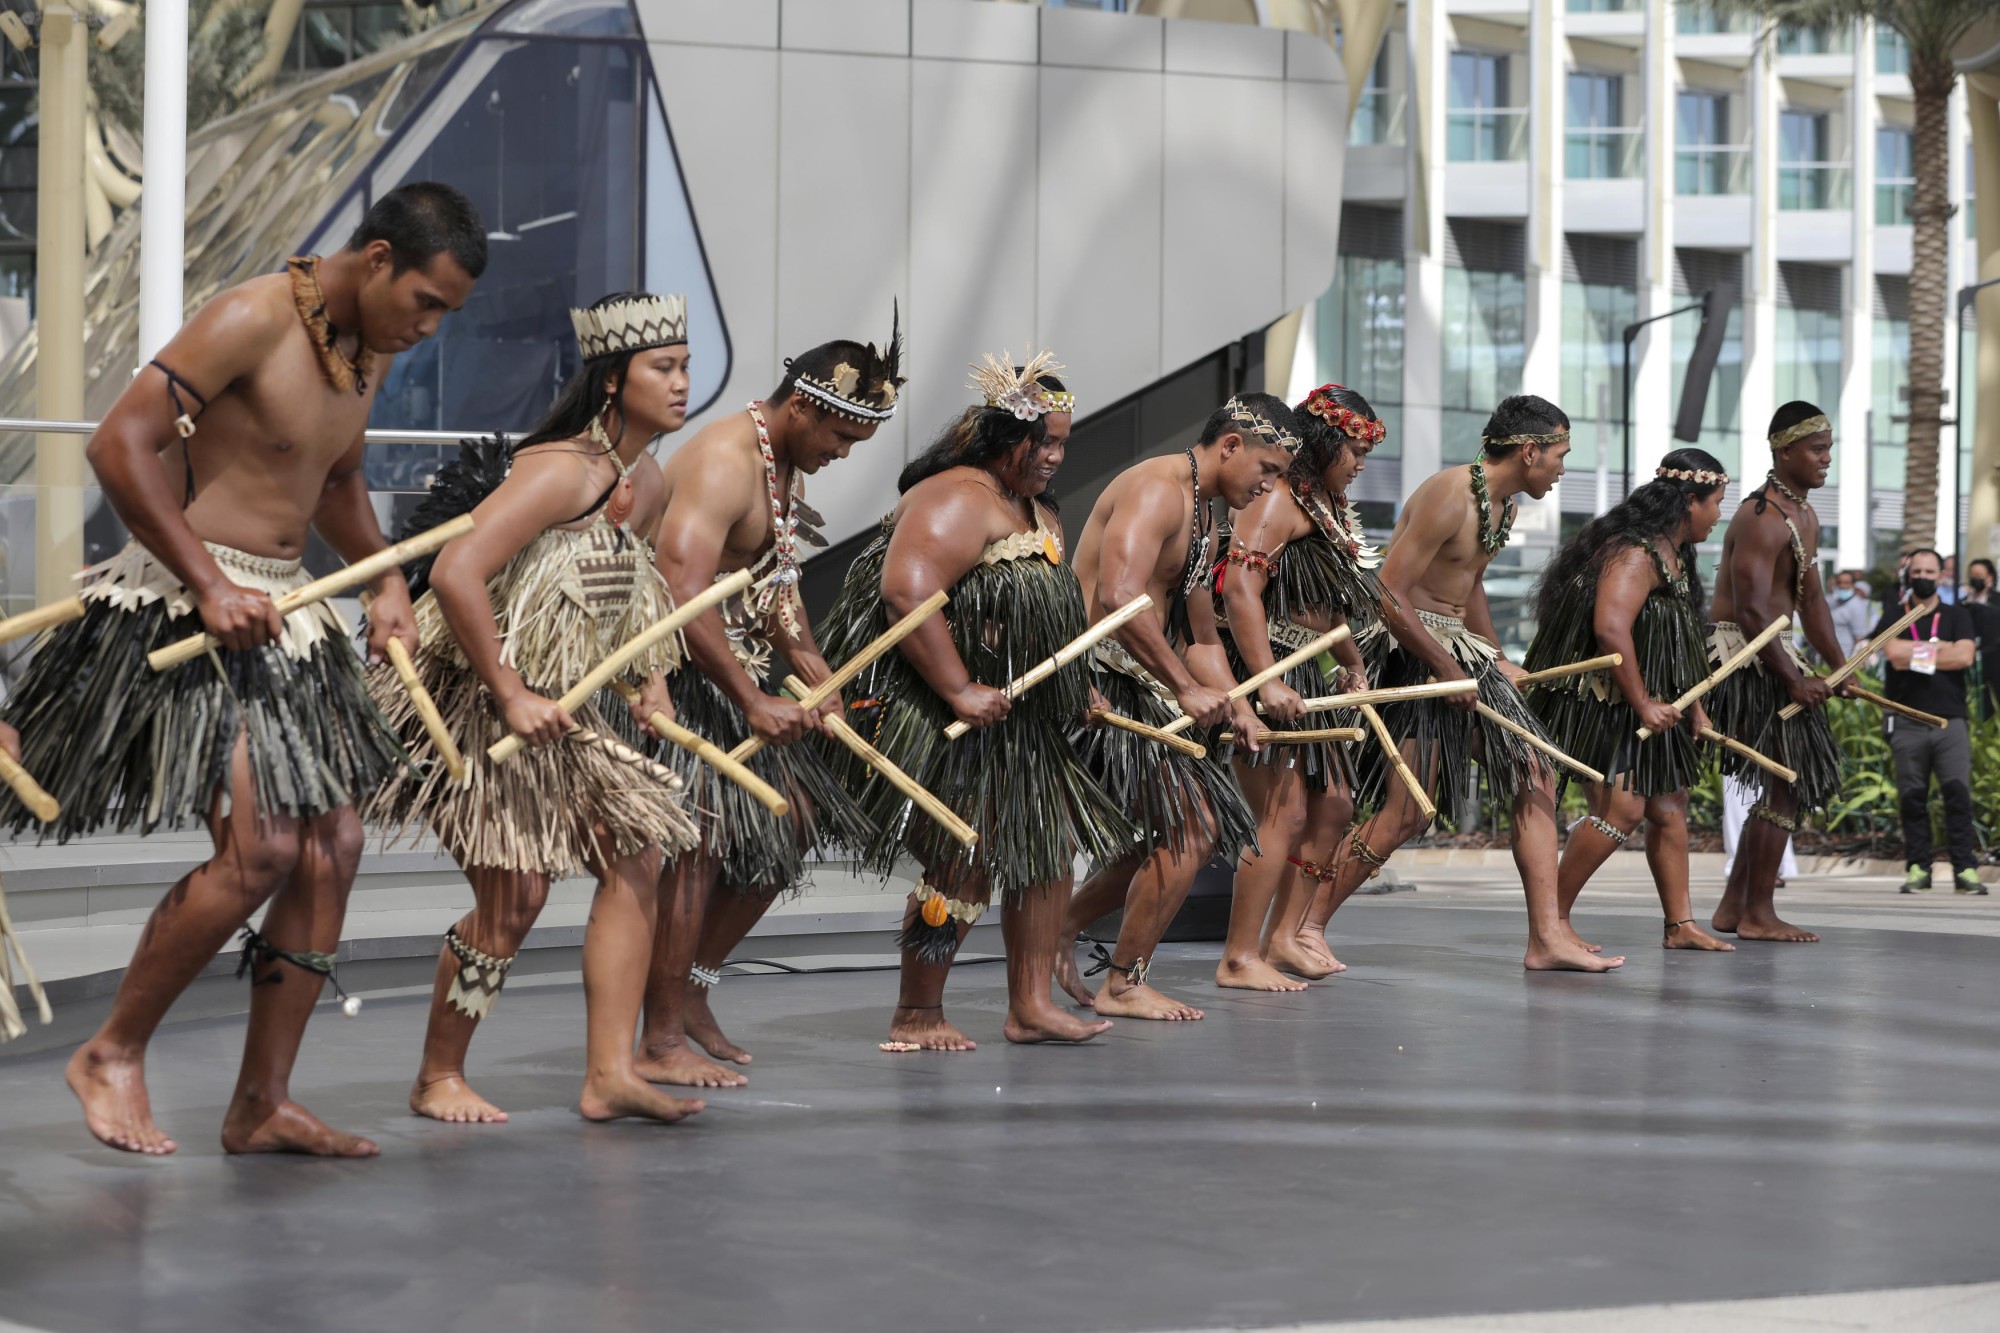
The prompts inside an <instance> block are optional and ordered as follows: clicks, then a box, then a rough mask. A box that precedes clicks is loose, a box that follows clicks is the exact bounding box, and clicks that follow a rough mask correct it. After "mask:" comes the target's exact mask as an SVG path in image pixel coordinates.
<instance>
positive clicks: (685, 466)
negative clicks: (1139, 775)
mask: <svg viewBox="0 0 2000 1333" xmlns="http://www.w3.org/2000/svg"><path fill="white" fill-rule="evenodd" d="M902 356H903V342H902V336H901V333H900V332H899V331H897V330H895V329H892V330H891V332H890V336H889V342H888V344H887V345H886V346H885V347H883V348H880V349H878V348H877V347H876V346H875V345H874V344H873V343H867V344H864V343H858V342H848V341H836V342H829V343H822V344H821V345H820V346H818V347H815V348H813V349H812V350H811V351H809V352H807V353H805V354H804V355H803V356H800V357H797V358H795V359H793V360H791V361H788V362H786V363H785V375H784V378H783V379H782V380H780V381H779V382H778V387H777V389H776V390H775V391H773V392H772V394H771V395H770V396H769V397H768V398H766V399H765V400H764V401H762V402H758V403H752V404H750V405H749V407H747V408H746V409H744V410H743V411H742V412H739V413H736V414H734V415H731V416H727V417H724V418H722V419H721V420H719V421H716V422H713V423H711V424H710V425H708V426H707V427H705V428H703V429H702V430H701V431H700V432H699V433H697V434H696V435H695V437H694V438H693V439H691V440H689V441H688V442H687V443H686V444H685V445H683V446H682V447H681V448H680V449H679V450H678V451H676V452H675V453H674V455H673V456H672V457H671V458H669V459H668V460H667V462H666V465H665V476H666V488H667V507H666V513H665V516H664V517H663V518H662V519H661V520H660V525H659V536H658V553H657V560H656V563H657V566H658V568H659V570H660V573H661V574H662V575H663V576H664V577H665V578H666V581H667V588H668V590H669V591H670V592H671V593H672V594H673V597H674V601H675V602H676V603H682V602H685V601H687V600H688V599H689V598H691V597H693V596H695V595H696V594H698V593H699V592H701V591H702V590H703V589H704V588H706V587H708V585H709V584H711V583H713V582H714V581H715V580H716V579H717V578H718V577H720V576H722V575H726V574H730V573H733V572H734V571H736V570H739V569H745V568H747V569H749V570H750V571H751V573H752V574H753V575H754V576H755V577H756V579H757V583H756V585H755V587H753V589H752V590H751V591H750V592H749V593H748V594H747V595H745V596H743V597H738V598H733V599H731V600H730V601H729V602H728V603H727V604H726V605H724V606H723V607H722V608H721V609H720V610H718V611H710V612H706V613H704V614H703V615H701V616H700V617H698V618H696V619H695V620H694V621H693V622H691V623H690V624H689V625H688V626H687V629H686V631H685V634H686V638H687V646H688V653H689V655H690V656H691V657H692V658H693V659H694V665H695V666H696V667H698V668H699V672H698V673H697V672H693V671H689V670H688V669H687V668H686V666H683V667H682V668H681V669H680V670H679V671H676V672H675V673H673V675H672V676H671V677H670V678H669V680H668V688H669V690H670V691H671V692H672V694H673V699H674V708H675V710H676V711H677V712H678V714H679V716H680V720H681V722H682V724H683V725H685V726H687V727H689V728H690V729H692V730H693V731H695V732H696V733H697V734H699V735H701V736H704V737H706V738H707V739H709V740H711V741H714V742H715V743H716V744H717V745H720V746H721V747H722V748H724V749H730V748H732V747H733V746H735V745H736V744H737V743H738V742H739V741H741V740H743V739H744V738H745V737H746V736H751V735H754V736H756V737H757V738H759V739H760V740H763V741H764V742H766V744H767V748H766V749H764V750H761V751H759V752H758V754H757V756H756V758H755V760H754V761H753V766H754V767H755V769H756V771H757V772H758V774H759V775H760V776H762V777H763V778H764V779H765V781H767V782H769V783H771V785H773V786H774V787H776V788H777V789H778V790H779V791H780V792H783V793H784V794H785V796H786V798H787V800H788V801H789V802H790V804H791V807H792V811H791V815H790V822H789V824H782V823H780V822H778V821H776V820H774V819H772V818H771V816H770V815H769V814H768V813H767V812H766V811H765V810H764V809H763V807H762V806H759V805H757V804H756V803H755V802H754V801H752V800H750V799H749V797H748V796H747V795H746V794H745V793H743V791H742V790H741V789H740V788H738V787H736V786H735V785H734V784H732V783H729V782H727V781H726V780H724V779H722V778H720V777H717V776H716V775H715V774H714V773H713V772H711V771H709V770H708V769H707V767H706V766H704V765H701V764H700V763H699V762H698V761H696V760H694V759H693V758H692V757H691V756H688V755H687V754H686V753H685V752H683V751H679V750H675V751H674V752H673V753H672V754H671V755H663V758H665V759H666V760H667V762H669V763H670V764H673V765H675V766H676V767H677V768H678V769H679V770H680V772H681V774H682V776H683V778H684V779H685V780H686V781H687V782H688V784H689V786H690V794H691V797H692V803H693V805H694V806H695V807H696V808H698V809H699V810H701V811H702V812H703V814H702V817H701V823H702V835H701V844H700V846H699V848H697V849H696V850H695V851H692V852H689V853H687V854H685V855H683V856H680V857H677V858H675V859H674V860H673V861H670V862H668V863H667V865H666V866H665V867H664V868H663V869H662V871H661V890H662V900H661V911H660V917H659V924H658V926H657V927H656V928H655V930H654V947H653V965H652V971H651V975H650V977H649V979H648V982H647V987H646V1008H645V1031H644V1034H643V1036H642V1037H641V1038H640V1051H639V1055H640V1065H639V1069H640V1072H641V1073H642V1074H643V1075H644V1076H645V1077H647V1078H649V1079H652V1080H653V1081H654V1082H656V1083H678V1084H686V1085H690V1086H694V1087H707V1088H718V1087H737V1086H740V1085H742V1084H743V1083H746V1082H748V1080H747V1079H746V1078H744V1076H743V1075H741V1074H739V1073H736V1072H735V1071H733V1070H726V1069H723V1068H722V1067H721V1066H718V1065H715V1064H711V1063H710V1062H708V1061H707V1060H704V1059H702V1058H701V1057H700V1056H698V1055H696V1054H694V1052H693V1051H691V1050H689V1049H688V1041H689V1039H690V1038H691V1039H692V1040H693V1041H694V1042H695V1043H696V1044H698V1045H699V1046H701V1048H702V1049H703V1050H705V1051H707V1052H708V1053H709V1054H710V1055H713V1056H715V1057H716V1058H717V1059H720V1060H727V1061H730V1062H732V1063H735V1064H739V1065H743V1064H749V1063H750V1054H749V1052H747V1051H745V1050H743V1049H742V1048H741V1047H739V1046H737V1045H735V1044H734V1043H732V1042H731V1041H730V1040H729V1039H728V1038H727V1037H725V1036H723V1034H722V1029H721V1027H720V1026H718V1025H717V1023H716V1021H715V1016H714V1014H713V1013H711V1012H710V1010H709V994H708V993H709V990H710V989H711V988H712V987H713V986H714V985H715V984H716V982H718V981H719V980H721V971H722V965H723V964H724V963H725V962H727V961H728V958H729V954H730V951H731V950H732V949H734V948H735V947H736V946H737V945H738V944H739V943H741V942H742V940H743V937H744V936H745V935H747V934H749V932H750V928H751V927H752V926H755V925H756V924H757V922H758V920H759V919H760V918H761V917H762V916H763V915H764V913H765V911H766V910H768V909H769V908H770V906H771V904H772V903H773V902H775V901H777V898H778V895H779V894H781V893H783V892H785V891H786V890H787V889H792V888H796V887H797V886H798V883H799V880H800V877H801V875H802V874H803V869H804V860H805V854H806V853H807V852H808V851H811V850H813V849H814V848H815V847H816V846H819V845H821V844H822V843H823V842H824V841H826V840H828V838H829V836H831V837H832V838H836V839H837V840H838V841H840V842H842V843H845V844H847V845H849V846H851V847H854V848H856V849H859V848H861V847H864V846H866V845H867V843H868V840H869V838H870V837H871V836H872V833H873V830H872V828H871V827H870V825H869V823H868V820H867V818H866V816H864V815H863V814H862V813H861V810H860V807H858V806H857V805H856V804H855V803H854V799H853V798H852V797H851V796H849V795H848V794H847V793H846V792H845V791H844V790H842V788H841V785H840V783H839V782H838V781H837V780H835V779H834V777H833V775H832V774H831V773H830V772H829V771H828V769H827V768H826V765H825V762H824V761H823V760H822V759H821V758H820V757H819V756H818V755H817V754H815V753H814V752H813V749H812V747H810V746H804V745H796V744H795V742H797V741H799V740H800V739H802V738H804V737H805V736H807V735H810V734H812V733H814V732H816V731H819V730H821V728H820V725H819V716H820V714H825V713H831V714H834V715H836V716H838V715H839V711H840V709H841V707H842V704H841V701H840V697H839V696H838V695H835V696H834V697H833V698H831V699H828V700H827V701H826V702H825V703H824V704H823V705H821V707H820V709H819V710H818V712H817V713H815V712H810V711H808V710H807V709H805V708H802V707H800V706H799V705H798V704H797V703H795V702H793V701H792V700H790V699H787V698H785V697H783V696H782V695H774V694H767V693H765V692H764V683H765V681H766V680H768V679H769V678H770V677H771V676H772V675H773V672H772V670H771V667H772V650H773V649H774V648H775V649H776V650H777V651H778V652H779V653H780V654H782V656H783V657H784V659H785V662H786V663H787V664H789V666H790V667H791V670H792V674H794V675H796V676H798V677H799V679H801V680H803V681H804V682H806V683H807V684H808V685H811V684H815V683H817V682H819V681H821V680H824V679H825V678H826V677H827V676H828V675H830V674H832V672H831V669H830V668H829V667H828V666H827V664H826V659H825V658H824V657H823V656H821V654H820V650H819V646H818V644H817V643H815V641H814V639H813V633H812V627H811V626H810V625H809V624H807V622H806V609H805V605H804V604H803V603H802V602H801V601H800V600H799V592H798V580H799V552H798V547H799V542H800V541H801V540H804V541H806V542H807V543H809V544H811V545H815V546H823V545H825V544H826V543H825V539H824V538H822V537H821V536H820V535H819V532H818V526H819V524H820V523H821V522H823V520H822V519H821V518H820V517H819V515H818V514H816V513H814V512H813V511H812V509H811V508H810V507H809V506H807V505H806V503H805V478H806V477H807V476H810V475H812V474H814V473H817V472H818V471H819V470H820V469H821V468H823V467H825V466H826V465H827V464H829V463H833V462H836V461H838V460H840V459H843V458H845V457H847V454H848V451H849V450H851V449H852V448H854V446H855V445H857V444H860V443H862V442H863V441H865V440H868V439H869V438H871V437H872V436H873V435H874V434H875V432H876V430H877V429H878V428H879V427H880V426H881V424H882V423H883V422H885V421H887V420H889V418H890V417H891V416H893V415H894V414H895V411H896V392H897V390H898V389H899V388H901V387H902V385H903V376H902V374H901V364H902ZM776 674H778V675H779V676H780V677H782V675H783V673H782V672H779V673H776ZM769 747H783V748H769Z"/></svg>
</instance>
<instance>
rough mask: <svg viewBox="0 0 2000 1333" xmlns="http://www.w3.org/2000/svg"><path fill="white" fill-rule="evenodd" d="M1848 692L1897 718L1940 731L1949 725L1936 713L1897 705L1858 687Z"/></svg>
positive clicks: (1890, 700)
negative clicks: (1904, 718) (1923, 724)
mask: <svg viewBox="0 0 2000 1333" xmlns="http://www.w3.org/2000/svg"><path fill="white" fill-rule="evenodd" d="M1848 692H1849V693H1850V694H1852V695H1853V696H1854V697H1855V698H1857V699H1859V700H1861V701H1862V702H1863V703H1871V704H1874V705H1875V706H1876V707H1877V708H1879V709H1881V710H1882V711H1883V712H1885V713H1894V714H1895V715H1896V716H1898V717H1907V718H1909V719H1910V720H1911V721H1912V722H1922V723H1926V724H1927V725H1929V726H1933V727H1937V728H1939V729H1940V730H1942V729H1943V728H1944V727H1947V726H1949V725H1950V724H1949V723H1948V722H1946V721H1945V720H1944V719H1943V718H1941V717H1939V716H1938V715H1937V714H1936V713H1926V712H1924V711H1923V710H1922V709H1921V708H1912V707H1910V706H1909V705H1908V704H1899V703H1897V702H1896V701H1895V700H1894V699H1885V698H1883V697H1882V696H1881V695H1879V694H1877V693H1875V691H1873V690H1864V689H1862V688H1861V687H1860V686H1858V685H1856V686H1851V687H1850V688H1849V690H1848Z"/></svg>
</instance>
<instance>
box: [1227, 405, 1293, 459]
mask: <svg viewBox="0 0 2000 1333" xmlns="http://www.w3.org/2000/svg"><path fill="white" fill-rule="evenodd" d="M1222 410H1223V411H1225V412H1227V413H1228V414H1229V419H1230V420H1231V421H1233V422H1235V423H1236V424H1237V425H1239V426H1242V427H1243V428H1245V429H1246V430H1248V431H1249V432H1250V433H1251V434H1253V435H1261V436H1263V437H1264V438H1265V439H1267V440H1269V441H1270V442H1271V443H1273V444H1275V445H1279V446H1281V447H1283V448H1286V449H1297V448H1298V447H1299V437H1298V436H1296V435H1294V434H1292V433H1291V432H1290V431H1288V430H1284V429H1282V428H1280V427H1278V426H1274V425H1272V424H1271V423H1270V422H1268V421H1266V420H1264V418H1262V417H1260V416H1258V415H1257V414H1256V413H1255V412H1252V411H1251V410H1250V409H1249V408H1247V407H1245V406H1243V404H1242V403H1241V402H1239V401H1238V400H1237V399H1234V398H1231V399H1230V400H1229V401H1228V402H1226V403H1224V404H1223V405H1222Z"/></svg>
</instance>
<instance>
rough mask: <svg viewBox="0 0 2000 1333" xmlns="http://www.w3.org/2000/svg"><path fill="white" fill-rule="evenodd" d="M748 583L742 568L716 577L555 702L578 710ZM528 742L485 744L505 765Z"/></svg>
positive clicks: (507, 740) (568, 710)
mask: <svg viewBox="0 0 2000 1333" xmlns="http://www.w3.org/2000/svg"><path fill="white" fill-rule="evenodd" d="M749 586H750V571H749V570H747V569H739V570H737V571H736V572H735V573H734V574H731V575H730V576H729V577H728V578H726V579H717V580H716V581H715V582H714V583H711V584H709V585H708V586H707V587H706V588H703V589H702V590H701V591H700V592H698V593H696V594H695V595H694V596H692V597H690V598H688V599H687V601H686V602H685V603H683V604H682V605H680V606H677V607H675V608H674V609H673V610H672V611H670V612H668V613H667V614H666V615H664V616H661V617H660V618H659V619H658V620H656V621H654V622H653V623H652V624H651V625H649V626H647V627H646V628H645V629H643V630H641V631H639V633H637V634H635V635H634V636H632V638H630V639H628V640H627V641H626V642H625V643H623V644H621V645H620V646H619V647H617V648H614V649H613V650H612V652H611V655H610V656H609V657H607V658H605V659H604V660H603V661H602V662H599V663H598V664H597V665H596V666H594V667H592V668H591V669H590V670H589V671H588V672H586V673H585V674H584V677H583V679H582V680H580V681H578V682H577V683H576V684H575V685H574V686H573V687H572V688H571V689H570V690H569V691H568V692H567V693H565V694H564V695H563V697H562V698H560V699H558V700H557V701H556V702H557V703H558V704H559V705H561V707H562V710H563V711H564V712H565V713H574V712H575V711H576V710H577V709H579V708H581V707H583V706H584V705H585V704H587V703H589V702H590V696H591V695H593V694H596V693H597V692H598V691H599V690H601V689H603V688H604V687H605V686H606V685H609V684H610V683H611V681H612V679H613V678H614V677H616V676H617V675H618V673H619V672H621V671H623V670H624V669H625V668H626V667H627V666H628V665H630V664H631V663H632V661H633V660H634V659H635V658H637V657H639V656H641V655H642V654H644V653H646V652H647V651H649V650H650V649H652V648H653V647H654V645H656V644H659V643H661V642H663V641H664V640H666V639H667V638H668V637H670V636H671V635H672V634H674V633H675V631H677V630H679V629H680V627H681V626H682V625H685V624H687V623H688V621H690V620H693V619H694V618H695V617H696V616H698V615H700V614H701V613H702V612H704V611H706V610H708V608H710V607H711V606H714V605H715V604H716V603H717V602H720V601H725V600H727V599H728V598H731V597H734V596H735V595H736V594H737V593H739V592H742V591H743V590H744V589H745V588H747V587H749ZM526 744H527V742H526V741H524V740H522V739H521V738H520V737H519V736H502V737H501V738H500V739H499V740H497V741H495V742H493V744H491V745H489V746H487V747H486V757H487V758H488V759H491V760H492V761H493V762H494V763H496V764H504V763H506V762H507V761H508V760H509V759H512V758H513V757H514V756H515V755H517V754H519V753H520V752H521V747H522V746H524V745H526Z"/></svg>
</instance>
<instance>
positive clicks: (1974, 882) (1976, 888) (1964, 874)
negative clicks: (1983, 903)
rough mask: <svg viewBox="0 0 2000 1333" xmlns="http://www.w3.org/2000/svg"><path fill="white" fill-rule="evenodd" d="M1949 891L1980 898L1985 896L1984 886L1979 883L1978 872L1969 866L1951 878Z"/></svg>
mask: <svg viewBox="0 0 2000 1333" xmlns="http://www.w3.org/2000/svg"><path fill="white" fill-rule="evenodd" d="M1951 891H1952V892H1953V893H1970V894H1975V895H1977V896H1978V897H1981V898H1984V897H1985V896H1986V886H1985V885H1984V884H1982V883H1980V882H1979V872H1978V871H1977V870H1974V869H1972V868H1971V867H1970V866H1967V867H1966V868H1965V869H1964V870H1961V871H1959V872H1958V873H1957V874H1956V875H1953V876H1952V877H1951Z"/></svg>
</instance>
